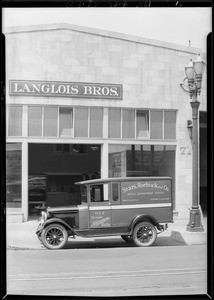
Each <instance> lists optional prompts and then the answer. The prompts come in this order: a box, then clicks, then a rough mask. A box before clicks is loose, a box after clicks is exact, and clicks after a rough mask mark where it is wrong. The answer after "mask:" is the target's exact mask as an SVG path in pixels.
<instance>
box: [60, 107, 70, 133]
mask: <svg viewBox="0 0 214 300" xmlns="http://www.w3.org/2000/svg"><path fill="white" fill-rule="evenodd" d="M72 134H73V110H72V108H69V107H60V109H59V136H60V137H63V136H72Z"/></svg>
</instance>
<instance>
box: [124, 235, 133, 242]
mask: <svg viewBox="0 0 214 300" xmlns="http://www.w3.org/2000/svg"><path fill="white" fill-rule="evenodd" d="M121 238H122V239H123V240H124V241H126V242H127V243H131V242H133V239H132V235H121Z"/></svg>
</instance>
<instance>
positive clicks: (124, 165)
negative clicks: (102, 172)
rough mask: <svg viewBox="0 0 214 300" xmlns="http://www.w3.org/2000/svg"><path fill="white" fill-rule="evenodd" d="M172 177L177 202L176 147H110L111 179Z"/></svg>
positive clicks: (173, 191)
mask: <svg viewBox="0 0 214 300" xmlns="http://www.w3.org/2000/svg"><path fill="white" fill-rule="evenodd" d="M137 176H140V177H141V176H169V177H172V193H173V203H174V202H175V201H174V199H175V146H165V145H109V177H137Z"/></svg>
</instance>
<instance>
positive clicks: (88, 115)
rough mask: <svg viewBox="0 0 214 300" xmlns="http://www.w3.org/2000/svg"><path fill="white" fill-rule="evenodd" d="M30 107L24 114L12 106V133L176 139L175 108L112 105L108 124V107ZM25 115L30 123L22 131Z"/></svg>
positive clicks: (9, 120) (9, 130) (9, 116)
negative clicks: (130, 107) (162, 108)
mask: <svg viewBox="0 0 214 300" xmlns="http://www.w3.org/2000/svg"><path fill="white" fill-rule="evenodd" d="M26 108H28V109H25V111H24V112H25V113H24V114H23V112H22V110H23V108H22V106H21V105H10V106H8V110H7V134H8V136H10V137H21V136H22V135H23V134H25V136H26V134H27V135H28V136H29V137H34V138H42V137H45V138H72V139H73V138H87V139H88V138H92V139H93V138H95V139H97V138H99V139H102V138H106V137H108V138H110V139H138V140H140V139H142V140H146V139H147V140H149V139H150V140H176V115H177V112H176V111H175V110H157V109H156V110H155V109H154V110H148V109H147V110H145V109H128V108H126V109H125V108H108V109H106V110H105V116H108V119H107V122H105V123H104V109H103V108H99V107H96V108H95V107H90V108H88V107H58V106H56V107H54V106H35V105H34V106H33V105H32V106H31V105H29V106H28V107H27V106H26ZM25 116H27V117H28V126H27V130H26V129H25V130H24V131H22V126H24V125H22V123H23V117H24V120H25ZM26 120H27V119H26ZM23 124H24V123H23ZM25 128H26V127H25ZM104 134H105V135H104Z"/></svg>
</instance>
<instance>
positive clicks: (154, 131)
mask: <svg viewBox="0 0 214 300" xmlns="http://www.w3.org/2000/svg"><path fill="white" fill-rule="evenodd" d="M150 117H151V133H150V137H151V139H163V129H162V128H163V111H151V112H150Z"/></svg>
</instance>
